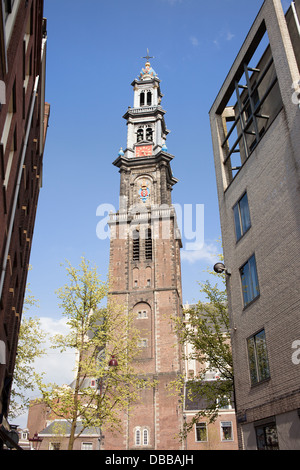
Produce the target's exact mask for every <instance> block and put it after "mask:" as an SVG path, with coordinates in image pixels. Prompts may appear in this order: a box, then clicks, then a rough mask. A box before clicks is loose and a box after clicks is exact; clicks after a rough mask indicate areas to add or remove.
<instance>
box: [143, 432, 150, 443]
mask: <svg viewBox="0 0 300 470" xmlns="http://www.w3.org/2000/svg"><path fill="white" fill-rule="evenodd" d="M148 442H149V433H148V429H144V430H143V445H144V446H147V445H148Z"/></svg>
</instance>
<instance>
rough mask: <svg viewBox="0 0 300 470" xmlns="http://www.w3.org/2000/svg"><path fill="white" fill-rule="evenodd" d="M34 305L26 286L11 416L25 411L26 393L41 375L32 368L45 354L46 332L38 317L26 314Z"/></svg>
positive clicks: (10, 410)
mask: <svg viewBox="0 0 300 470" xmlns="http://www.w3.org/2000/svg"><path fill="white" fill-rule="evenodd" d="M35 306H37V300H36V299H35V298H34V296H33V295H32V294H31V293H30V290H29V287H28V286H27V287H26V295H25V299H24V307H23V314H22V322H21V325H20V330H19V338H18V348H17V355H16V361H15V368H14V377H13V384H12V390H11V397H10V406H9V415H10V417H11V418H17V417H18V416H20V415H21V414H23V413H24V412H25V411H27V409H28V405H29V400H30V398H29V397H28V396H26V395H27V394H28V392H30V391H34V390H35V389H36V387H37V383H38V382H39V381H40V380H41V375H40V374H37V373H36V372H35V370H34V361H35V359H37V358H38V357H42V356H43V355H44V354H45V350H44V348H43V343H44V341H45V338H46V333H45V332H44V331H43V330H42V328H41V324H40V320H39V319H38V318H35V317H31V316H27V313H28V311H29V310H30V309H31V308H33V307H35Z"/></svg>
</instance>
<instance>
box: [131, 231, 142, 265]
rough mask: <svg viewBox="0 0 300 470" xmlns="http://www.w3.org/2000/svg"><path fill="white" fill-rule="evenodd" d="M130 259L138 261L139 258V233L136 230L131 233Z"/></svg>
mask: <svg viewBox="0 0 300 470" xmlns="http://www.w3.org/2000/svg"><path fill="white" fill-rule="evenodd" d="M132 238H133V241H132V259H133V261H139V259H140V234H139V231H138V230H134V231H133V234H132Z"/></svg>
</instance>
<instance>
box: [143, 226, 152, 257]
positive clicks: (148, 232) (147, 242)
mask: <svg viewBox="0 0 300 470" xmlns="http://www.w3.org/2000/svg"><path fill="white" fill-rule="evenodd" d="M145 258H146V259H148V260H152V233H151V229H150V228H148V229H147V230H146V238H145Z"/></svg>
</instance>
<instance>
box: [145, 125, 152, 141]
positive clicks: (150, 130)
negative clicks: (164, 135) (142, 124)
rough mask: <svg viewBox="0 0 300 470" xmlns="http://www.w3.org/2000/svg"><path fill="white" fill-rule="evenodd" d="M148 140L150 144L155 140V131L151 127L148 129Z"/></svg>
mask: <svg viewBox="0 0 300 470" xmlns="http://www.w3.org/2000/svg"><path fill="white" fill-rule="evenodd" d="M146 140H148V141H149V142H151V141H152V140H153V131H152V129H151V127H147V129H146Z"/></svg>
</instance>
